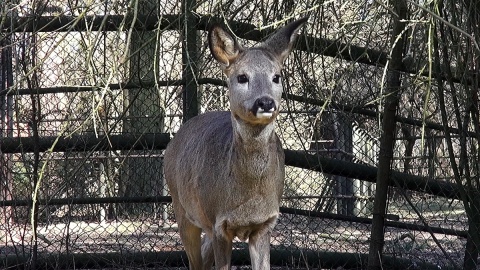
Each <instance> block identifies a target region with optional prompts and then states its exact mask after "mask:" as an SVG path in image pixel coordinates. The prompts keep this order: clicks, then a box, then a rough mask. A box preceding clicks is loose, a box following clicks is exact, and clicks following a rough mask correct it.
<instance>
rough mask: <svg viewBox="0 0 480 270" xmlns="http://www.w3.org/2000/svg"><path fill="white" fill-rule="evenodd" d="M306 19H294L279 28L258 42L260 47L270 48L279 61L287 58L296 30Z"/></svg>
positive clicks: (296, 33) (297, 30)
mask: <svg viewBox="0 0 480 270" xmlns="http://www.w3.org/2000/svg"><path fill="white" fill-rule="evenodd" d="M307 21H308V17H305V18H302V19H299V20H296V21H294V22H291V23H289V24H287V25H286V26H284V27H283V28H280V29H279V30H278V31H277V32H275V33H274V34H273V35H272V36H271V37H270V38H268V39H267V40H266V41H265V42H263V43H262V44H260V47H263V48H266V49H267V50H270V51H271V52H273V53H274V55H276V56H277V57H278V59H279V60H280V62H281V63H283V61H284V60H285V58H287V56H288V54H289V53H290V51H291V50H292V47H293V44H294V43H295V40H296V38H297V36H298V32H299V31H300V29H301V28H302V26H303V25H304V24H305V23H306V22H307Z"/></svg>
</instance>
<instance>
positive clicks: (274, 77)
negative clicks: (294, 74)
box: [273, 74, 282, 83]
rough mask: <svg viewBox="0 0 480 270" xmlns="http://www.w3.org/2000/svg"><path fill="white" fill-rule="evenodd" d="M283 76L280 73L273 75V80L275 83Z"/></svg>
mask: <svg viewBox="0 0 480 270" xmlns="http://www.w3.org/2000/svg"><path fill="white" fill-rule="evenodd" d="M281 77H282V76H280V75H278V74H275V76H273V82H274V83H280V78H281Z"/></svg>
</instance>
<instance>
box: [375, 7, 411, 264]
mask: <svg viewBox="0 0 480 270" xmlns="http://www.w3.org/2000/svg"><path fill="white" fill-rule="evenodd" d="M393 6H394V10H395V12H396V14H397V15H398V16H399V17H395V16H396V15H394V14H392V16H393V33H392V46H393V48H392V53H391V59H390V62H389V64H388V68H389V71H388V74H387V82H386V83H387V85H386V91H385V100H384V102H385V104H384V109H383V115H382V131H383V132H382V135H381V138H380V153H379V160H378V173H377V181H376V189H375V200H374V203H373V220H372V229H371V238H370V248H369V254H368V269H371V270H374V269H375V270H376V269H383V267H382V253H383V244H384V224H385V214H386V206H387V195H388V193H387V192H388V185H389V181H390V174H391V162H392V158H393V147H394V145H395V134H396V123H395V116H396V113H397V107H398V103H399V98H400V87H401V74H400V72H398V71H397V70H399V66H402V58H403V52H404V47H405V34H404V33H402V32H403V30H404V28H405V22H404V21H402V20H404V19H406V17H407V4H406V2H405V1H404V0H396V1H393Z"/></svg>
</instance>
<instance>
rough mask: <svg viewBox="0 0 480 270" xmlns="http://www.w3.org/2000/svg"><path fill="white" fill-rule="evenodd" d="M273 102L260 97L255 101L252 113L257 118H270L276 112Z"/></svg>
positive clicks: (270, 99) (267, 98)
mask: <svg viewBox="0 0 480 270" xmlns="http://www.w3.org/2000/svg"><path fill="white" fill-rule="evenodd" d="M276 109H277V108H276V106H275V101H274V100H273V99H272V98H270V97H261V98H258V99H257V100H255V103H254V104H253V108H252V112H253V114H254V115H256V116H257V117H258V118H270V117H272V115H273V112H274V111H275V110H276Z"/></svg>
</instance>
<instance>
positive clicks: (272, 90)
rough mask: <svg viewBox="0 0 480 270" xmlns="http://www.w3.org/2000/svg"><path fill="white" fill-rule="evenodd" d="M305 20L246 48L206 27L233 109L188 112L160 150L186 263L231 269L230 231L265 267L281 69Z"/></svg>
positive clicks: (277, 164)
mask: <svg viewBox="0 0 480 270" xmlns="http://www.w3.org/2000/svg"><path fill="white" fill-rule="evenodd" d="M305 21H306V19H303V20H299V21H296V22H293V23H291V24H290V25H287V26H286V27H284V28H282V29H281V30H280V31H279V32H277V33H276V34H275V35H274V36H272V37H271V38H270V39H268V40H267V41H266V42H265V43H262V44H260V46H258V47H254V48H250V49H243V48H242V47H241V46H240V45H239V44H238V43H237V42H236V40H235V39H234V38H233V37H232V36H231V35H230V34H229V33H227V32H226V31H225V30H223V28H221V27H218V26H217V27H214V28H212V30H211V31H210V33H209V44H210V49H211V51H212V54H213V55H214V57H215V59H216V60H217V61H219V62H220V63H221V64H222V65H223V69H224V72H225V74H226V75H227V77H228V85H229V95H230V109H231V111H230V112H209V113H205V114H203V115H199V116H197V117H194V118H192V119H190V120H189V121H187V122H186V123H185V124H184V125H183V126H182V128H181V129H180V130H179V132H178V133H177V134H176V135H175V137H174V138H173V139H172V141H171V142H170V144H169V145H168V147H167V150H166V152H165V177H166V181H167V184H168V186H169V188H170V192H171V195H172V201H173V206H174V211H175V216H176V219H177V222H178V226H179V232H180V236H181V239H182V242H183V244H184V246H185V251H186V253H187V256H188V259H189V267H190V269H209V268H211V266H212V265H213V263H214V262H215V267H216V268H217V269H229V268H230V259H231V250H232V241H233V239H234V238H235V237H238V238H239V239H240V240H243V241H245V240H247V239H248V242H249V251H250V257H251V261H252V266H253V269H269V268H270V233H271V231H272V230H273V227H274V226H275V223H276V220H277V217H278V214H279V205H280V199H281V195H282V192H283V185H284V175H285V171H284V170H285V169H284V166H285V162H284V153H283V149H282V145H281V143H280V140H279V138H278V136H277V135H276V134H275V131H274V121H275V118H276V116H277V115H278V111H279V106H280V99H281V94H282V86H281V83H280V78H279V74H280V71H281V67H282V64H283V60H284V59H285V58H286V56H287V55H288V53H289V52H290V50H291V47H292V43H293V41H294V39H295V36H296V35H297V31H298V29H299V28H300V26H301V25H302V24H303V23H304V22H305ZM202 231H203V232H205V236H204V239H203V241H202V240H201V232H202Z"/></svg>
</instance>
